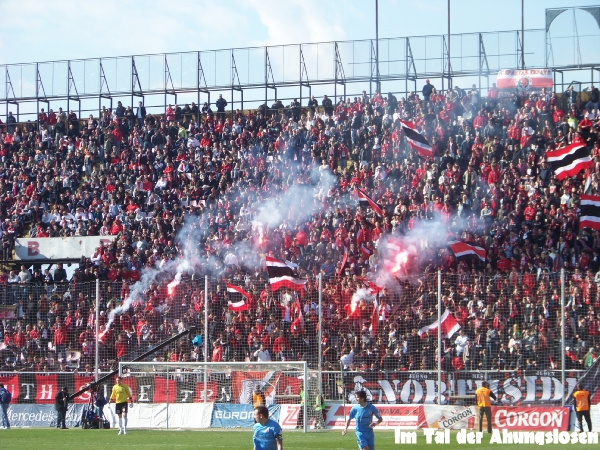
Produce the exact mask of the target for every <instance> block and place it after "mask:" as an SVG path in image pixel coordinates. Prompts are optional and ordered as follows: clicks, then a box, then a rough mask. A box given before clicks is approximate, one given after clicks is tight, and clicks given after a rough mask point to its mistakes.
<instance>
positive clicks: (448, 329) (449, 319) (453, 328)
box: [419, 310, 460, 339]
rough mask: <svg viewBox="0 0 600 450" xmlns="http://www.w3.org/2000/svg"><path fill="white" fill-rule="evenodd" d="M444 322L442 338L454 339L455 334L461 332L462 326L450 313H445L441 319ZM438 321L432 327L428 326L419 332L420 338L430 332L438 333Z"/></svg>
mask: <svg viewBox="0 0 600 450" xmlns="http://www.w3.org/2000/svg"><path fill="white" fill-rule="evenodd" d="M441 319H442V320H441V322H442V336H446V337H447V338H448V339H450V338H451V337H452V335H453V334H454V333H456V332H457V331H458V330H460V324H459V323H458V321H457V320H456V318H455V317H454V316H453V315H452V314H450V311H448V310H446V311H444V314H442V317H441ZM438 323H439V322H438V321H437V320H436V321H435V322H433V323H432V324H431V325H427V326H425V327H423V328H421V329H420V330H419V336H422V335H424V334H425V333H427V332H428V331H434V330H435V331H437V329H438Z"/></svg>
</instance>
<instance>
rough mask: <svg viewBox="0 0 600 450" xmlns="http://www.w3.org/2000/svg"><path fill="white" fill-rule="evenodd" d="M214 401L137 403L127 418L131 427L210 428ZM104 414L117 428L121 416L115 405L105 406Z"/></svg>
mask: <svg viewBox="0 0 600 450" xmlns="http://www.w3.org/2000/svg"><path fill="white" fill-rule="evenodd" d="M213 405H214V403H169V404H168V405H167V404H166V403H147V404H144V403H135V404H134V406H133V408H129V412H128V413H127V419H128V420H129V424H128V426H129V427H131V428H150V429H169V428H190V429H193V428H209V427H210V421H211V418H212V411H213ZM104 416H105V417H106V419H107V420H108V421H109V422H110V427H111V428H117V424H118V422H119V418H118V417H117V416H116V415H115V407H114V406H112V405H111V406H106V407H104Z"/></svg>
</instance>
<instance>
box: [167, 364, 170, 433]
mask: <svg viewBox="0 0 600 450" xmlns="http://www.w3.org/2000/svg"><path fill="white" fill-rule="evenodd" d="M169 384H170V383H169V366H167V430H168V429H169Z"/></svg>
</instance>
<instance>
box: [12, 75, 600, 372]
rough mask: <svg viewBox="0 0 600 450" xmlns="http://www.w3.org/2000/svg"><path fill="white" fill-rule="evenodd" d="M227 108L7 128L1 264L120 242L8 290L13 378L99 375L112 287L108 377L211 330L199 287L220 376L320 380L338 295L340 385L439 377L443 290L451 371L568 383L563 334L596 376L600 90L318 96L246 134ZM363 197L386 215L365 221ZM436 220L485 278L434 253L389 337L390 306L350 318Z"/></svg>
mask: <svg viewBox="0 0 600 450" xmlns="http://www.w3.org/2000/svg"><path fill="white" fill-rule="evenodd" d="M585 95H587V97H588V98H589V102H587V103H586V102H585V101H584V102H582V98H583V97H584V96H585ZM214 106H215V108H216V111H213V110H212V105H208V104H204V105H203V106H199V105H195V104H194V103H192V104H191V105H185V106H184V107H183V108H182V107H180V106H178V105H169V106H168V107H167V108H166V110H165V112H164V114H160V115H150V114H147V113H146V110H145V108H144V106H143V105H142V103H141V102H140V104H139V105H138V107H137V108H132V107H129V106H128V107H124V106H123V105H122V104H121V102H119V103H118V106H117V107H116V108H115V109H114V110H110V109H105V108H103V109H102V111H101V113H100V116H99V117H93V116H91V115H90V116H89V118H88V119H87V120H81V119H79V118H78V117H76V115H75V114H74V113H73V112H72V111H70V112H69V113H68V114H67V113H66V112H65V111H62V109H59V111H58V113H55V112H54V111H53V110H49V111H48V112H47V113H46V112H45V111H44V110H43V109H42V110H41V111H40V114H39V118H38V119H39V120H38V122H36V123H35V124H34V123H27V124H17V123H15V121H14V120H8V121H7V122H8V123H7V125H6V128H5V132H3V133H2V142H3V144H2V150H1V153H0V156H1V157H2V163H3V164H2V167H1V168H0V217H1V219H2V224H1V226H0V233H1V240H2V249H3V259H4V260H5V261H6V260H10V259H11V258H12V252H13V247H14V240H15V238H16V237H35V238H38V239H39V238H44V237H69V236H98V235H99V236H107V237H110V238H111V239H112V242H111V244H110V245H108V246H104V247H99V248H97V249H96V251H95V252H94V253H93V254H92V255H86V257H84V258H83V259H82V261H81V263H80V265H79V268H78V270H76V271H75V273H74V274H73V275H72V276H71V277H68V276H67V274H66V271H65V269H64V268H63V267H62V265H60V264H58V265H56V267H52V268H51V269H47V270H44V271H42V270H41V269H38V268H35V269H34V270H30V269H28V268H27V267H26V266H22V267H21V270H20V271H18V270H12V271H10V272H8V273H7V272H6V271H1V272H0V288H1V289H2V292H1V295H2V302H3V303H4V305H8V306H5V308H7V307H10V309H12V310H13V312H14V315H15V318H14V319H12V320H6V321H5V322H4V323H5V325H4V329H3V330H2V331H3V334H2V339H3V342H4V345H3V347H2V351H1V352H2V355H3V364H4V366H5V367H4V370H25V369H27V368H29V369H31V368H35V370H40V368H41V367H43V365H45V364H47V363H48V360H47V359H45V358H46V357H48V356H49V353H48V349H49V348H50V349H51V350H52V351H51V352H50V354H51V355H52V356H54V359H53V363H54V364H55V365H57V364H58V361H59V360H60V361H61V362H62V363H63V365H64V364H65V362H66V361H67V357H66V353H67V351H68V350H75V351H77V352H78V354H79V356H78V360H77V361H78V362H77V364H79V366H80V367H83V366H84V365H85V364H89V363H91V362H92V361H93V356H94V346H95V339H96V336H95V331H94V330H95V319H94V317H95V315H94V308H93V299H94V298H95V294H94V291H95V283H93V282H94V281H95V280H97V279H99V280H101V281H102V283H101V286H102V287H101V297H102V304H101V318H100V325H101V326H100V329H101V333H100V335H99V336H98V339H99V341H100V351H101V352H102V353H101V361H102V363H103V364H104V365H109V364H111V362H112V363H114V361H116V360H119V359H123V358H126V357H127V356H128V355H130V352H132V351H135V350H136V349H143V348H147V347H148V346H149V345H153V344H154V343H157V342H159V341H161V340H163V339H164V338H166V337H168V336H171V335H172V334H173V333H176V332H177V331H182V330H184V329H186V328H187V327H188V326H190V325H196V326H198V327H199V329H200V330H203V329H204V323H203V320H204V318H203V307H204V303H205V299H204V290H203V286H202V285H201V282H200V281H199V280H203V276H204V275H207V274H208V275H210V276H211V280H212V282H211V286H210V288H209V292H210V293H209V298H208V299H207V303H208V305H209V310H210V315H209V335H208V339H205V341H208V346H207V347H208V352H209V358H210V359H212V360H214V361H220V360H236V361H244V360H246V359H252V360H254V359H260V360H270V359H272V360H281V361H284V360H294V359H302V360H307V361H309V362H310V364H311V366H314V365H315V364H316V362H317V355H318V345H317V329H318V323H319V321H318V320H317V316H316V301H317V298H318V294H317V281H316V276H317V275H318V274H322V275H323V280H324V288H323V289H324V295H323V304H324V314H323V321H322V322H321V323H322V325H323V340H322V348H323V361H324V366H325V368H330V369H332V370H337V368H338V367H339V361H340V359H341V360H342V361H343V362H344V364H345V365H346V366H347V367H348V368H349V369H357V370H358V369H360V370H363V371H380V370H385V371H399V370H421V369H422V370H432V369H433V368H435V367H436V365H437V362H436V361H437V359H436V358H437V356H436V354H437V352H436V348H437V336H436V335H430V334H426V335H423V336H419V334H418V333H417V330H419V329H420V328H421V327H422V326H424V325H428V324H430V323H431V322H432V321H433V320H435V319H436V317H437V310H436V302H435V299H436V298H437V277H436V275H435V273H436V271H438V270H441V271H443V273H444V283H443V302H444V306H445V307H446V308H448V309H450V311H451V312H452V313H453V314H454V315H455V317H456V318H457V320H458V321H459V323H460V324H461V326H462V328H461V331H460V333H457V334H456V335H455V336H453V337H452V339H449V340H445V341H444V342H443V349H442V354H443V364H444V369H445V370H448V371H452V370H463V369H470V370H474V369H499V370H523V371H535V370H547V369H553V368H558V366H559V364H560V360H561V355H560V348H561V347H560V345H559V343H560V333H559V330H560V326H561V320H563V318H564V320H565V325H566V326H565V329H566V334H565V344H567V365H568V368H569V369H584V368H587V367H589V366H590V365H591V363H592V362H593V361H595V359H596V358H597V355H598V351H599V350H600V347H599V346H600V338H599V333H600V332H599V328H600V327H599V325H600V312H597V311H600V293H599V290H598V284H599V283H600V273H599V270H600V256H599V251H600V234H599V232H598V231H594V230H583V231H581V232H580V231H578V202H579V200H578V199H579V196H580V195H581V194H582V193H583V192H584V190H586V189H587V193H590V194H598V193H599V190H600V188H599V184H598V177H597V172H598V168H600V159H599V158H600V141H598V126H600V121H597V119H596V116H595V114H598V89H597V88H595V87H593V86H592V87H591V88H590V89H589V92H586V93H585V94H584V95H582V93H576V92H575V93H574V91H573V89H572V88H570V89H569V90H568V91H567V92H566V93H564V94H563V95H560V94H557V93H554V92H553V93H550V92H546V91H545V90H544V91H542V92H538V93H533V94H531V95H518V94H512V95H510V96H508V97H503V96H502V95H501V93H500V92H499V91H498V90H497V89H496V88H495V86H494V87H492V88H490V89H489V92H488V94H487V96H486V97H482V96H481V94H480V91H479V89H478V88H477V87H476V86H473V87H472V88H471V89H467V90H463V89H461V88H459V87H458V86H455V87H454V88H450V89H448V90H447V91H446V92H440V91H438V90H436V88H435V87H434V86H433V85H432V84H431V83H430V82H429V80H427V82H426V84H425V86H424V87H423V89H422V92H421V93H418V92H410V93H409V95H407V96H406V98H400V99H399V100H398V99H397V98H396V96H394V95H393V94H392V93H389V94H388V95H387V96H383V95H380V94H379V93H375V94H374V95H372V96H370V95H367V93H366V92H363V94H362V96H358V97H354V98H347V99H345V100H340V101H339V102H338V103H334V102H332V100H331V99H330V98H328V97H327V96H324V97H323V98H322V99H320V101H319V100H318V99H315V98H314V97H311V99H310V101H309V102H308V105H307V106H303V105H300V103H299V102H298V101H297V100H294V101H293V102H292V103H291V104H290V105H289V106H288V107H285V106H284V105H283V103H282V102H277V103H275V104H273V105H272V106H271V107H268V106H267V105H262V106H261V107H259V108H258V109H257V110H252V111H240V110H237V111H235V112H233V113H226V112H225V111H226V106H227V102H226V101H225V99H223V98H222V97H220V98H219V100H218V101H217V102H216V104H215V105H214ZM11 117H12V114H11ZM398 119H402V120H408V121H412V122H414V123H415V125H416V127H417V128H418V129H419V130H421V132H422V133H423V134H424V135H425V136H426V137H427V139H428V140H429V142H430V144H431V147H432V149H433V156H432V157H431V158H422V157H420V156H419V154H418V153H417V152H416V151H415V150H414V149H412V148H411V147H410V146H409V145H408V144H407V141H406V139H405V137H404V135H403V132H402V131H401V126H400V124H399V121H398ZM572 142H585V144H586V145H587V146H588V148H589V149H590V154H591V156H592V158H593V160H594V163H595V166H594V168H593V169H592V170H589V171H588V172H585V173H580V174H578V175H577V176H574V177H570V178H567V179H564V180H563V181H562V182H560V181H558V180H557V178H556V177H555V176H554V174H553V172H552V169H551V168H550V165H549V163H548V162H546V161H545V158H544V155H545V152H546V151H547V150H548V149H556V148H560V147H563V146H565V145H568V144H570V143H572ZM325 173H327V174H328V175H329V176H333V177H335V180H336V183H335V184H334V185H333V186H332V187H331V188H329V189H322V186H323V183H321V180H322V179H323V177H325ZM586 180H588V181H589V183H588V184H587V185H586ZM294 186H304V187H306V188H307V189H311V188H314V195H313V197H312V204H308V205H307V204H303V203H302V202H299V203H298V204H294V205H292V206H290V207H289V208H288V209H286V210H284V211H281V213H282V214H281V215H282V217H283V219H282V223H281V224H279V225H278V226H276V227H271V228H265V227H262V226H257V225H256V224H255V223H253V219H255V217H256V214H257V210H258V208H259V207H260V206H261V205H264V203H265V201H266V200H268V199H281V198H283V197H284V196H285V193H286V192H288V191H289V190H290V189H291V188H292V187H294ZM355 188H361V189H363V190H364V191H365V192H366V193H367V194H368V195H370V196H371V197H372V198H373V199H374V200H375V201H376V202H377V203H378V204H379V205H380V206H381V208H382V209H383V212H384V215H383V216H382V217H379V216H378V215H376V214H375V213H374V211H373V210H372V209H371V208H364V207H361V206H357V204H356V202H353V201H352V202H349V201H348V198H350V197H351V194H352V192H353V191H354V189H355ZM286 205H287V203H286ZM286 208H287V206H286ZM306 210H310V211H311V213H310V214H308V215H306V214H305V211H306ZM427 221H439V222H440V223H441V224H443V226H444V227H445V230H446V231H445V232H446V237H447V240H455V239H460V240H462V241H464V242H467V243H470V244H474V245H478V246H481V247H484V248H485V249H486V250H487V258H486V261H485V262H482V261H480V260H478V259H477V258H470V257H466V258H460V259H457V258H455V257H454V255H453V254H452V253H451V252H450V251H449V249H448V248H446V247H445V246H439V245H436V246H432V245H424V246H423V248H421V249H420V250H419V252H420V254H419V257H418V258H416V257H415V258H410V259H409V262H408V264H407V267H406V268H405V269H404V272H403V275H404V276H403V277H401V278H398V279H396V280H395V281H394V283H393V285H392V286H387V288H386V289H384V290H382V291H381V292H379V293H378V297H379V307H380V325H379V330H378V332H377V334H376V335H375V336H372V335H371V334H370V332H369V325H370V323H371V316H372V309H373V304H372V303H370V302H369V301H366V300H362V301H361V302H359V303H358V305H357V306H356V309H352V307H351V304H352V302H351V298H352V295H353V294H354V293H355V292H356V291H357V290H358V289H359V288H364V287H365V286H366V284H365V283H366V282H373V281H374V280H375V278H376V273H377V272H378V271H380V270H381V268H382V265H381V259H380V255H379V254H378V248H379V245H380V243H381V241H382V239H383V238H385V236H387V235H389V234H396V235H399V236H402V235H405V234H407V233H410V232H411V231H412V230H416V229H418V228H419V227H420V226H422V224H423V223H424V222H427ZM184 223H185V224H186V227H185V230H186V231H185V233H184V234H185V235H184V236H182V235H181V234H179V232H180V231H181V230H182V229H183V228H184ZM190 224H191V226H190ZM190 230H191V231H190ZM190 239H193V242H192V244H193V245H191V243H190ZM184 247H185V248H186V249H187V250H186V253H185V256H186V258H192V257H193V258H194V261H196V264H195V272H194V273H193V274H192V273H185V274H184V276H183V281H182V283H181V284H180V285H179V286H178V287H177V288H176V289H175V292H174V293H170V292H168V290H167V286H166V283H167V282H168V281H171V279H172V276H171V277H170V278H169V279H166V278H165V279H161V278H160V275H157V276H158V278H157V279H156V280H155V281H154V282H152V284H151V285H149V286H147V287H146V288H145V289H144V290H143V293H141V294H140V295H139V296H137V297H136V298H134V299H133V300H134V302H133V304H132V305H131V307H130V308H129V310H127V311H126V312H125V313H123V314H122V315H120V316H118V317H117V320H116V322H115V324H114V325H113V327H112V328H111V329H110V330H109V331H106V330H105V326H106V322H107V318H108V317H109V315H110V312H111V310H112V309H114V308H115V307H117V306H119V305H121V304H122V303H123V302H124V301H125V299H126V298H128V296H129V293H130V289H131V286H132V285H133V284H135V283H136V282H138V281H139V280H140V275H141V274H142V273H143V272H144V271H146V270H149V269H151V268H159V269H161V268H162V269H165V268H166V267H172V266H173V264H174V262H175V263H176V262H177V261H178V260H179V259H181V258H182V255H183V253H184ZM190 247H193V250H191V251H190V250H189V248H190ZM241 247H244V248H251V249H253V251H254V253H255V254H259V255H263V254H267V253H268V254H270V255H271V256H273V257H275V258H279V259H281V260H287V261H289V262H290V265H291V266H292V267H294V269H295V271H296V272H297V276H298V277H300V278H307V279H308V280H309V281H308V284H307V289H306V290H303V291H300V292H294V291H288V290H287V289H282V290H279V291H277V292H275V293H273V292H271V290H270V288H269V285H268V277H267V275H266V272H264V271H263V270H261V268H260V267H259V268H257V267H256V264H255V263H253V264H250V263H248V264H245V259H244V258H245V257H244V256H239V257H235V258H233V259H231V258H229V259H228V255H231V254H232V253H233V254H235V253H236V252H235V249H237V248H241ZM345 254H346V255H347V259H346V260H345V261H346V264H345V265H344V266H343V267H342V260H343V259H344V255H345ZM248 261H250V259H249V258H248ZM561 269H565V270H566V274H567V275H566V278H565V292H566V296H567V307H566V310H565V311H564V312H563V311H561V308H560V297H559V293H560V290H561V286H560V270H561ZM171 275H172V274H171ZM192 275H193V276H192ZM225 281H227V282H230V283H235V284H238V285H240V286H243V287H244V289H246V290H247V291H248V292H250V293H251V294H252V295H253V300H252V301H251V302H249V303H250V308H249V309H248V310H247V311H243V312H239V313H236V312H232V311H230V310H228V307H227V302H228V295H227V293H226V289H225V287H224V282H225ZM298 296H299V301H300V304H301V309H303V311H304V315H303V323H302V322H301V321H300V318H299V317H298V314H297V312H298V311H297V310H298V308H296V307H295V304H296V298H297V297H298ZM0 328H2V327H0ZM201 352H202V349H200V348H196V347H193V346H192V345H191V343H188V342H183V341H182V343H180V344H178V345H175V346H171V347H170V348H169V349H168V351H166V352H163V353H161V354H159V355H157V356H156V358H157V359H165V360H171V361H182V360H193V359H200V360H202V359H203V357H202V355H201ZM65 369H66V368H65Z"/></svg>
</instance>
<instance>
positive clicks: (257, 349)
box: [0, 271, 600, 404]
mask: <svg viewBox="0 0 600 450" xmlns="http://www.w3.org/2000/svg"><path fill="white" fill-rule="evenodd" d="M172 280H173V277H172V276H168V275H167V274H163V275H161V274H159V275H158V277H157V278H156V279H155V280H154V281H152V282H149V283H148V284H147V285H144V286H143V285H141V283H139V282H138V283H133V284H129V283H127V282H105V281H96V282H87V283H86V282H80V283H68V282H66V283H53V284H34V283H28V284H7V285H2V286H0V301H1V302H2V306H1V310H0V313H1V317H2V321H3V324H4V330H3V335H2V343H1V344H0V355H1V361H2V366H1V367H0V371H1V372H2V373H3V374H4V375H6V374H10V373H13V374H17V373H18V376H19V377H22V376H25V375H24V374H25V373H27V372H36V374H35V377H42V376H45V374H47V373H51V372H52V371H58V372H59V373H58V374H57V375H56V376H57V377H58V378H57V383H58V384H59V385H60V384H61V382H59V381H58V380H59V379H62V377H65V376H67V377H72V378H73V377H74V378H78V377H81V376H82V374H83V373H85V374H86V376H88V377H92V378H93V377H95V376H96V374H97V373H98V372H102V371H105V372H106V371H109V370H111V369H116V367H117V365H118V362H119V361H131V360H133V359H135V358H136V357H138V356H139V355H141V354H143V353H144V352H146V351H148V350H151V349H153V348H154V347H156V346H157V345H158V344H159V343H160V342H162V341H164V340H165V339H167V338H169V337H171V336H173V335H175V334H177V333H178V332H180V331H182V330H184V329H188V328H189V327H192V326H194V327H196V328H197V330H198V331H197V332H196V333H193V336H191V337H192V338H195V337H198V339H197V340H196V341H195V343H194V341H193V340H192V339H189V338H185V339H181V340H179V341H178V342H177V343H174V344H171V345H169V346H168V347H166V348H163V349H161V350H160V351H157V352H155V353H154V354H153V355H152V356H151V357H150V358H149V359H151V360H153V361H155V362H163V361H164V362H174V363H176V362H190V361H197V362H220V361H238V362H244V361H247V362H251V361H286V360H287V361H306V362H307V364H308V367H309V369H310V370H313V371H320V372H321V373H322V376H321V380H322V384H321V385H322V392H323V393H324V394H325V396H326V397H327V398H328V399H331V400H336V401H338V400H339V401H343V400H344V399H346V400H348V399H349V396H350V393H351V392H352V391H354V390H355V389H358V388H363V387H364V388H368V389H369V391H370V392H371V393H372V395H373V396H374V397H375V398H377V401H378V402H383V403H396V402H400V403H421V402H425V403H440V402H442V401H444V399H446V401H449V402H451V403H452V402H455V401H460V400H461V397H462V396H464V395H469V394H471V393H472V391H473V389H474V386H476V384H477V381H478V380H484V379H487V380H489V381H490V383H491V384H494V385H496V386H497V390H498V392H499V393H500V394H501V395H502V398H503V399H504V400H503V401H505V402H506V403H508V404H520V402H525V401H526V402H527V403H530V404H536V403H537V402H548V401H553V402H558V403H561V404H562V402H563V401H564V400H565V399H566V396H567V395H568V393H569V392H570V391H571V390H572V388H573V386H574V383H575V380H576V379H577V378H578V374H581V373H584V372H585V371H586V370H587V369H589V368H590V367H591V366H592V365H593V363H594V362H595V361H596V359H597V355H598V354H599V353H598V349H600V341H599V338H598V329H599V328H598V324H599V323H600V313H596V311H598V310H599V308H598V289H597V284H596V281H595V279H594V277H593V275H592V274H589V275H581V274H579V273H577V272H575V273H566V272H555V273H552V272H545V271H540V272H532V273H526V274H518V273H517V272H513V273H511V274H509V275H506V276H505V275H497V276H490V277H488V276H484V275H472V274H462V275H456V274H444V273H441V272H436V273H431V274H423V275H422V276H421V277H419V278H418V279H417V278H411V277H406V278H405V279H398V280H395V281H394V283H393V285H391V286H388V287H387V288H386V289H383V290H381V291H379V292H377V293H376V294H374V293H373V292H375V291H376V290H377V289H374V287H375V288H376V287H377V286H376V285H375V284H373V283H371V287H369V285H366V284H364V282H363V281H361V280H357V279H351V278H347V279H337V278H331V279H325V278H323V279H322V280H320V279H319V277H317V279H314V280H309V281H308V283H307V285H306V289H303V290H301V291H298V292H296V291H291V290H288V289H280V290H278V291H276V292H272V291H271V289H270V287H269V283H268V279H261V278H257V279H253V280H248V281H244V282H236V281H235V280H231V283H232V284H234V285H237V286H238V287H239V288H241V290H243V291H244V292H246V293H247V294H249V296H248V297H247V298H244V297H242V295H240V294H238V293H237V292H228V290H227V286H226V284H225V283H223V282H222V281H217V280H216V279H208V277H198V276H191V275H189V276H186V275H184V276H183V277H182V278H181V281H180V283H179V284H178V285H176V286H175V285H173V283H171V282H172ZM169 283H171V287H169V286H168V285H169ZM205 299H207V301H205ZM234 305H242V307H241V309H239V308H238V307H237V306H236V307H234ZM236 309H238V310H236ZM440 322H441V327H437V326H436V324H437V323H440ZM199 342H202V343H201V344H199ZM15 376H17V375H15ZM92 378H90V379H89V380H90V381H91V380H92ZM86 382H87V381H86ZM440 387H441V389H440ZM440 390H441V392H442V395H441V396H439V395H437V392H439V391H440Z"/></svg>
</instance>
